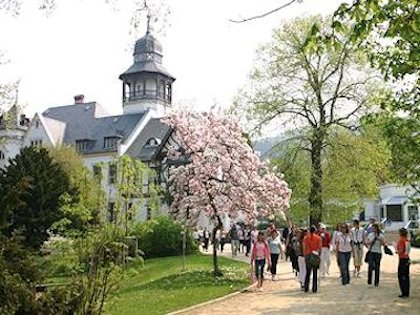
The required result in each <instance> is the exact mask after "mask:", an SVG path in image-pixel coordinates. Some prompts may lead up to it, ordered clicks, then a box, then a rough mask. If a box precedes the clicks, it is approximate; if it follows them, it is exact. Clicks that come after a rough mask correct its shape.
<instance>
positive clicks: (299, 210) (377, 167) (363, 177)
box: [271, 126, 390, 224]
mask: <svg viewBox="0 0 420 315" xmlns="http://www.w3.org/2000/svg"><path fill="white" fill-rule="evenodd" d="M376 133H377V129H373V128H372V127H370V126H369V127H364V128H363V132H362V133H354V132H349V131H346V130H338V131H337V133H335V134H332V135H331V136H330V139H329V144H330V145H329V146H328V147H327V148H326V150H325V154H324V155H323V156H322V167H323V173H324V174H325V176H324V178H323V182H322V184H323V187H324V190H323V195H322V198H323V204H324V216H323V221H324V222H327V223H335V222H337V221H341V220H347V219H348V218H349V217H351V216H352V215H353V214H354V213H357V212H359V210H360V209H361V208H362V207H363V199H364V198H376V196H377V194H378V186H379V185H381V184H383V183H385V182H386V181H387V180H388V179H389V160H390V152H389V150H388V149H387V146H386V143H384V140H383V138H382V137H380V136H378V135H376ZM310 159H311V157H310V154H309V153H308V152H306V151H302V150H301V149H300V146H299V143H296V142H291V143H289V144H287V145H285V146H279V148H278V149H277V151H275V153H274V155H273V158H272V159H271V163H272V164H273V165H275V166H276V167H277V168H278V169H282V170H284V172H285V173H286V176H285V179H286V180H287V182H288V183H289V184H290V187H291V189H292V190H293V198H292V200H291V208H292V209H293V211H291V212H290V215H291V217H292V219H293V220H294V221H295V222H297V223H301V224H308V223H309V222H308V217H309V215H310V206H309V203H308V196H309V194H310V174H311V161H310Z"/></svg>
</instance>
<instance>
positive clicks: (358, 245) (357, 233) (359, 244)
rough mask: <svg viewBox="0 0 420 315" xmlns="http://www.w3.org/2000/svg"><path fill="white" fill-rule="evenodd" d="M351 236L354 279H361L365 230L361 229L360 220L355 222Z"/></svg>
mask: <svg viewBox="0 0 420 315" xmlns="http://www.w3.org/2000/svg"><path fill="white" fill-rule="evenodd" d="M350 234H351V239H352V244H353V263H354V277H355V278H359V277H360V268H361V266H362V262H363V244H364V243H365V230H364V229H363V228H361V227H360V222H359V220H353V228H352V229H351V231H350Z"/></svg>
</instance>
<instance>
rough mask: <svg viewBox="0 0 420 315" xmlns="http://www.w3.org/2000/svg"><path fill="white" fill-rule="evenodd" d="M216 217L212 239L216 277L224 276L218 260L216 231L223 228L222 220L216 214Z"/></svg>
mask: <svg viewBox="0 0 420 315" xmlns="http://www.w3.org/2000/svg"><path fill="white" fill-rule="evenodd" d="M214 219H215V220H216V225H215V227H214V228H213V232H212V235H211V241H212V243H213V272H214V275H215V276H216V277H221V276H223V273H222V272H221V271H220V269H219V265H218V261H217V245H218V244H217V242H216V232H217V231H219V230H220V229H221V228H222V220H221V219H220V216H218V215H215V216H214Z"/></svg>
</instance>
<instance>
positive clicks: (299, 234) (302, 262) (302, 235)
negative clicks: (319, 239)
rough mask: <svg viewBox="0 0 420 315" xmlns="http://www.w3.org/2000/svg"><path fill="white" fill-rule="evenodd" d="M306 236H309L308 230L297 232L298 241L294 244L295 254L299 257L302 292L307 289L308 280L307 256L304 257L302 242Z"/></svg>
mask: <svg viewBox="0 0 420 315" xmlns="http://www.w3.org/2000/svg"><path fill="white" fill-rule="evenodd" d="M306 234H307V230H297V231H296V236H297V238H298V241H297V242H296V243H294V244H293V246H294V250H295V253H296V255H297V256H298V267H299V283H300V288H301V289H302V290H304V289H305V279H306V262H305V256H304V255H303V250H302V242H303V239H304V238H305V236H306Z"/></svg>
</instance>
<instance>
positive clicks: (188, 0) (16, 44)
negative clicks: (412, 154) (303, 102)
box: [0, 0, 344, 116]
mask: <svg viewBox="0 0 420 315" xmlns="http://www.w3.org/2000/svg"><path fill="white" fill-rule="evenodd" d="M343 1H344V0H303V1H302V2H300V3H295V4H293V5H292V6H290V7H288V8H286V9H284V10H282V11H280V12H278V13H276V14H273V15H271V16H269V17H267V18H264V19H259V20H254V21H251V22H247V23H241V24H236V23H232V22H229V19H234V18H238V17H240V16H242V17H248V16H252V15H255V14H258V13H263V12H266V11H268V10H271V9H273V8H275V7H276V6H278V4H279V3H285V2H286V0H166V3H165V6H164V8H167V10H169V12H170V13H169V14H167V15H166V18H161V19H160V20H159V21H158V22H156V23H154V24H153V23H152V30H153V32H154V33H155V37H157V38H158V40H159V41H160V42H161V43H162V45H163V50H164V52H163V53H164V57H163V64H164V66H165V67H166V69H167V70H168V71H169V72H170V73H171V74H173V75H174V76H175V77H176V78H177V79H176V81H175V83H174V85H173V93H174V104H186V105H188V106H190V107H191V108H194V109H197V110H207V109H209V108H210V107H211V106H213V105H216V106H218V107H221V108H227V107H229V106H230V105H231V103H232V99H233V98H234V97H235V96H236V95H237V94H238V92H239V89H240V88H241V87H242V86H243V85H244V84H245V82H246V80H247V76H248V74H249V72H250V71H251V69H252V64H253V60H254V58H255V56H256V50H257V49H258V48H259V47H260V46H261V45H262V44H264V43H266V42H269V41H270V38H271V35H272V30H273V29H274V28H276V27H278V26H279V25H280V24H281V22H282V21H286V20H289V19H292V18H294V17H297V16H305V15H306V16H308V15H311V14H330V13H332V12H333V11H334V10H335V9H336V8H337V7H338V5H339V4H340V3H341V2H343ZM107 2H111V4H109V3H108V4H107ZM27 3H28V1H27ZM30 3H32V4H27V5H24V6H23V10H22V12H21V14H20V16H19V17H17V18H15V17H11V16H10V15H7V14H5V13H2V12H0V51H3V52H5V53H6V56H7V59H9V60H10V62H9V63H8V64H7V65H5V66H1V67H0V82H6V81H12V80H18V79H19V80H20V88H19V103H20V104H21V105H23V106H24V110H25V113H27V114H28V115H30V116H32V115H33V114H34V113H35V112H42V111H44V110H45V109H47V108H48V107H52V106H61V105H69V104H73V102H74V101H73V96H74V95H77V94H84V95H85V101H97V102H99V103H100V104H101V105H103V106H104V107H105V108H107V110H108V111H109V112H110V113H112V114H117V113H120V112H122V95H121V94H122V83H121V81H120V80H119V79H118V76H119V75H120V74H121V73H123V72H124V71H125V70H126V69H127V68H128V67H129V66H130V65H131V64H132V62H133V59H132V58H133V57H132V53H133V45H134V43H135V41H136V39H138V38H140V37H141V36H143V35H144V33H145V27H146V21H145V19H142V20H140V22H141V23H140V26H139V28H138V29H137V30H134V31H133V28H132V27H131V25H130V18H131V16H132V13H133V0H124V1H123V0H120V1H118V0H108V1H105V0H73V1H68V0H67V1H64V0H57V4H58V5H57V8H56V10H55V11H54V12H53V13H52V14H51V15H50V16H49V17H45V15H44V14H43V13H42V12H39V11H38V10H37V9H36V5H35V4H34V3H36V1H31V2H30ZM112 3H114V4H112ZM167 10H164V12H167Z"/></svg>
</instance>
